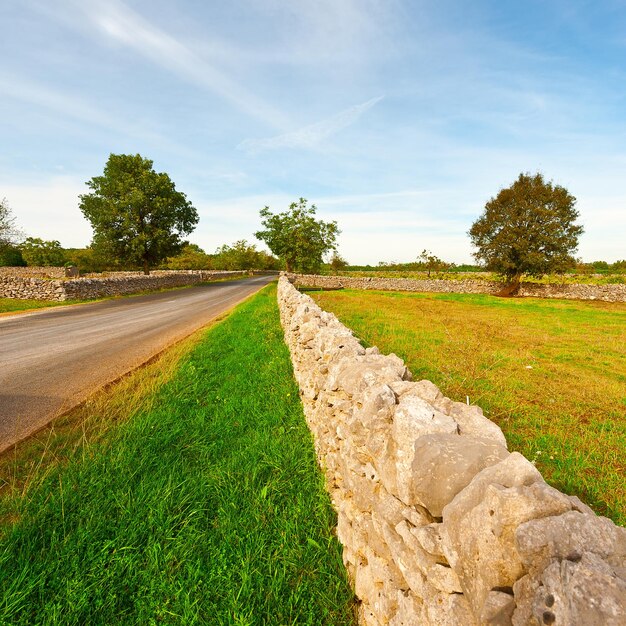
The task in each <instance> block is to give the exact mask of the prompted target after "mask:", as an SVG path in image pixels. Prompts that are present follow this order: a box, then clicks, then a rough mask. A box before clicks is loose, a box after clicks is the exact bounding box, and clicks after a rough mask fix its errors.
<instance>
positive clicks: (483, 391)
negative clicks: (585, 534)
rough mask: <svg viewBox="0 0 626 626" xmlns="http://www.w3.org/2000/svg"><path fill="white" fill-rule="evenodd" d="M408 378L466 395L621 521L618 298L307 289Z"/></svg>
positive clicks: (560, 481) (623, 448) (621, 328)
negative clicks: (392, 358)
mask: <svg viewBox="0 0 626 626" xmlns="http://www.w3.org/2000/svg"><path fill="white" fill-rule="evenodd" d="M310 295H312V296H313V297H314V298H315V299H316V300H317V302H318V303H319V304H320V305H321V306H322V307H323V308H324V309H326V310H329V311H332V312H334V313H336V314H337V315H338V317H339V318H340V319H341V320H342V321H343V322H344V323H345V324H346V325H347V326H349V327H350V328H352V329H353V330H354V332H355V333H356V335H358V336H359V337H360V338H362V339H363V340H364V342H366V344H367V345H377V346H378V347H379V348H380V349H381V350H382V351H383V352H385V353H387V352H395V353H396V354H398V355H399V356H400V357H402V358H403V359H405V360H406V362H407V364H408V366H409V368H410V369H411V370H412V372H413V375H414V378H416V379H421V378H427V379H429V380H432V381H433V382H434V383H435V384H436V385H438V386H439V387H440V389H441V390H442V392H443V393H444V394H445V395H447V396H449V397H451V398H452V399H455V400H460V401H465V400H466V397H467V396H469V398H470V401H471V402H472V403H475V404H478V405H479V406H481V407H482V408H483V409H484V410H485V414H486V415H487V416H488V417H489V418H490V419H492V420H494V421H495V422H497V423H498V424H499V425H500V426H501V428H502V429H503V431H504V433H505V435H506V437H507V440H508V442H509V447H510V448H511V449H512V450H519V451H520V452H522V454H524V455H525V456H526V457H528V458H529V459H531V460H534V461H536V463H537V467H538V468H539V469H540V470H541V472H542V473H543V475H544V476H545V477H546V479H547V480H548V481H549V482H550V483H551V484H553V485H554V486H556V487H557V488H559V489H562V490H563V491H565V492H567V493H571V494H576V495H578V496H579V497H581V499H583V500H584V501H586V502H587V503H588V504H590V505H591V506H593V507H594V508H595V510H596V511H597V512H598V513H601V514H603V515H607V516H609V517H611V518H612V519H614V520H615V521H616V522H618V523H621V524H626V480H625V477H626V304H609V303H602V302H577V301H564V300H540V299H535V298H532V299H526V298H524V299H500V298H494V297H492V296H485V295H450V294H406V293H389V292H363V291H348V290H346V291H341V292H338V291H334V292H310Z"/></svg>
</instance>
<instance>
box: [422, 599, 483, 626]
mask: <svg viewBox="0 0 626 626" xmlns="http://www.w3.org/2000/svg"><path fill="white" fill-rule="evenodd" d="M424 604H425V606H426V616H427V621H426V622H425V623H426V624H433V625H434V624H436V625H437V626H461V625H463V626H478V622H477V621H476V618H475V617H474V615H473V614H472V610H471V607H470V604H469V602H468V600H467V598H466V597H465V596H464V595H463V594H460V593H452V594H445V593H438V594H436V595H434V596H431V597H430V598H428V599H427V601H426V602H425V603H424Z"/></svg>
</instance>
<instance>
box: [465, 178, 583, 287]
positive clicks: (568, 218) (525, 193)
mask: <svg viewBox="0 0 626 626" xmlns="http://www.w3.org/2000/svg"><path fill="white" fill-rule="evenodd" d="M575 204H576V198H574V196H572V195H571V194H570V193H569V192H568V191H567V189H565V188H564V187H561V186H560V185H553V184H552V182H545V181H544V179H543V176H542V175H541V174H535V175H534V176H531V175H530V174H520V176H519V178H518V179H517V180H516V181H515V182H514V183H513V185H511V187H508V188H507V189H502V190H501V191H500V193H499V194H498V195H497V196H496V197H495V198H491V200H489V202H487V204H486V205H485V211H484V213H483V214H482V215H481V216H480V217H479V218H478V219H477V220H476V221H475V222H474V224H473V225H472V227H471V229H470V230H469V236H470V238H471V240H472V243H473V244H474V246H475V247H476V248H477V249H478V251H477V252H476V253H474V257H475V258H476V260H478V261H479V262H482V263H484V264H485V266H486V268H487V269H488V270H491V271H494V272H497V273H498V274H500V275H501V276H503V277H504V278H505V279H506V280H507V282H508V283H509V289H508V291H509V292H510V293H514V292H515V291H516V290H517V289H518V288H519V281H520V279H521V277H522V275H523V274H528V275H529V276H536V277H541V276H543V275H544V274H549V273H551V272H562V271H564V270H565V269H567V268H568V267H571V266H572V264H573V263H574V258H573V256H572V254H573V253H574V252H575V250H576V248H577V246H578V237H579V236H580V235H581V233H582V232H583V227H582V226H579V225H577V224H575V223H574V222H575V220H576V219H577V218H578V216H579V213H578V211H577V210H576V209H575Z"/></svg>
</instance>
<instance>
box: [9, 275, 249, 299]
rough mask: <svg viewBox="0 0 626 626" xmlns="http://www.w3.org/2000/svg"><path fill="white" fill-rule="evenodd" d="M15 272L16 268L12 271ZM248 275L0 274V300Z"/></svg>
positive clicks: (94, 294)
mask: <svg viewBox="0 0 626 626" xmlns="http://www.w3.org/2000/svg"><path fill="white" fill-rule="evenodd" d="M12 269H16V268H12ZM247 274H248V272H245V271H236V272H218V271H168V272H155V273H153V274H150V275H148V276H146V275H144V274H142V273H139V272H120V275H117V276H116V275H111V276H109V277H106V278H76V279H72V280H44V279H41V278H26V277H19V276H15V275H13V276H9V275H3V274H0V298H20V299H33V300H54V301H57V302H63V301H65V300H91V299H93V298H102V297H104V296H121V295H128V294H132V293H137V292H139V291H148V290H152V289H165V288H170V287H183V286H186V285H193V284H196V283H200V282H206V281H210V280H217V279H220V278H234V277H238V276H245V275H247Z"/></svg>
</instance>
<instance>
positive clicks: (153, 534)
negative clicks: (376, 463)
mask: <svg viewBox="0 0 626 626" xmlns="http://www.w3.org/2000/svg"><path fill="white" fill-rule="evenodd" d="M275 298H276V289H275V286H270V287H268V288H266V289H264V290H263V291H262V292H261V293H260V294H259V295H257V296H256V297H254V298H253V299H251V300H248V301H247V302H246V303H244V304H243V305H241V306H240V307H239V308H238V309H237V310H236V311H235V312H234V313H233V314H231V315H230V316H229V317H228V318H227V319H226V320H225V321H223V322H221V323H219V324H216V325H215V326H214V327H213V328H212V329H210V330H209V331H208V332H207V333H206V335H205V336H204V338H203V339H202V340H201V341H200V342H199V343H197V345H196V346H195V347H194V348H193V350H192V351H191V352H187V353H185V354H182V355H179V356H178V357H177V358H175V359H173V360H171V359H170V361H169V363H170V365H169V368H170V369H171V370H172V373H171V376H170V375H166V376H165V378H168V379H169V380H168V381H167V382H163V381H161V383H159V385H160V386H159V385H157V386H158V389H157V390H156V391H155V390H149V391H146V390H147V389H149V387H150V385H149V382H148V381H147V380H146V374H145V373H144V381H143V382H142V383H141V384H140V388H141V390H142V393H144V395H145V397H144V399H143V400H142V401H136V402H134V401H133V399H132V398H129V399H128V402H127V403H126V404H127V405H129V406H130V407H132V408H131V409H130V412H131V413H132V415H130V416H126V417H124V411H123V405H124V402H123V395H124V394H129V393H131V392H132V385H131V384H130V383H129V380H130V382H132V380H133V379H132V377H131V378H130V379H129V380H126V381H123V382H122V383H121V384H122V385H125V386H123V387H122V388H121V395H120V393H117V392H116V389H117V387H116V388H115V389H113V390H110V391H109V392H108V393H109V394H110V395H112V396H114V398H113V400H112V401H110V402H108V403H107V402H100V404H99V405H98V406H101V408H102V410H103V413H102V414H100V415H95V416H94V415H92V416H91V418H90V419H91V422H90V423H91V424H92V425H93V424H94V423H96V424H97V423H98V422H100V423H101V424H107V425H106V427H104V426H102V427H101V428H99V429H98V428H97V427H92V426H87V427H85V426H84V422H83V424H82V425H80V424H78V425H76V428H75V429H74V430H75V431H76V432H77V433H80V432H81V431H82V432H83V433H87V436H84V437H81V436H78V435H76V434H75V435H74V436H73V437H72V436H69V435H68V434H67V433H65V434H64V439H65V440H67V441H69V442H70V443H69V444H68V445H65V447H63V446H60V447H59V446H58V445H54V444H53V445H46V446H45V450H46V452H45V453H42V458H41V462H40V464H39V465H40V467H39V469H34V468H33V463H32V462H31V463H30V464H29V463H23V462H22V463H21V464H20V463H19V462H18V458H21V457H22V454H21V453H20V451H19V449H18V450H17V451H16V452H14V453H13V454H12V455H9V456H8V457H7V458H5V459H4V464H3V465H2V466H1V467H2V471H3V472H4V473H5V475H7V478H6V479H5V482H6V484H5V488H4V496H3V497H2V498H1V499H0V517H1V518H2V519H3V522H2V525H1V526H0V624H63V625H73V624H76V625H78V624H81V625H82V624H113V623H116V624H185V625H187V624H240V625H244V624H268V625H280V624H328V625H341V624H356V619H355V604H354V599H353V595H352V592H351V590H350V587H349V585H348V583H347V581H346V574H345V571H344V568H343V565H342V562H341V552H340V546H339V544H338V542H337V540H336V539H335V537H334V534H333V528H334V524H335V516H334V513H333V511H332V509H331V506H330V502H329V499H328V496H327V495H326V492H325V490H324V487H323V479H322V477H321V475H320V472H319V471H318V468H317V465H316V461H315V456H314V451H313V447H312V442H311V437H310V434H309V431H308V429H307V427H306V424H305V422H304V417H303V414H302V408H301V405H300V402H299V396H298V390H297V387H296V385H295V382H294V381H293V377H292V373H291V366H290V363H289V358H288V352H287V349H286V347H285V345H284V342H283V340H282V331H281V329H280V325H279V321H278V314H277V308H276V302H275ZM159 362H160V361H158V362H157V363H155V364H153V366H151V367H153V371H154V372H155V375H156V372H157V371H158V370H156V369H154V368H155V367H156V366H158V363H159ZM173 363H174V365H172V364H173ZM176 363H177V365H176ZM148 371H150V370H149V369H148ZM117 391H120V389H118V390H117ZM116 393H117V395H116ZM107 406H109V407H111V414H112V417H111V415H109V414H108V413H107V412H106V408H107ZM87 408H88V407H87ZM87 408H86V407H83V411H86V410H87ZM91 410H92V411H93V407H91ZM94 428H95V431H96V433H97V434H96V436H93V437H92V433H93V431H94ZM61 430H63V429H61ZM70 430H71V429H70ZM48 437H49V438H51V439H55V437H56V435H55V434H54V433H49V435H48ZM32 445H35V444H32ZM31 452H32V446H31ZM55 459H59V460H58V461H55ZM31 461H34V458H32V459H31ZM10 467H13V468H14V469H15V471H13V472H10V471H8V470H9V468H10Z"/></svg>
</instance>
